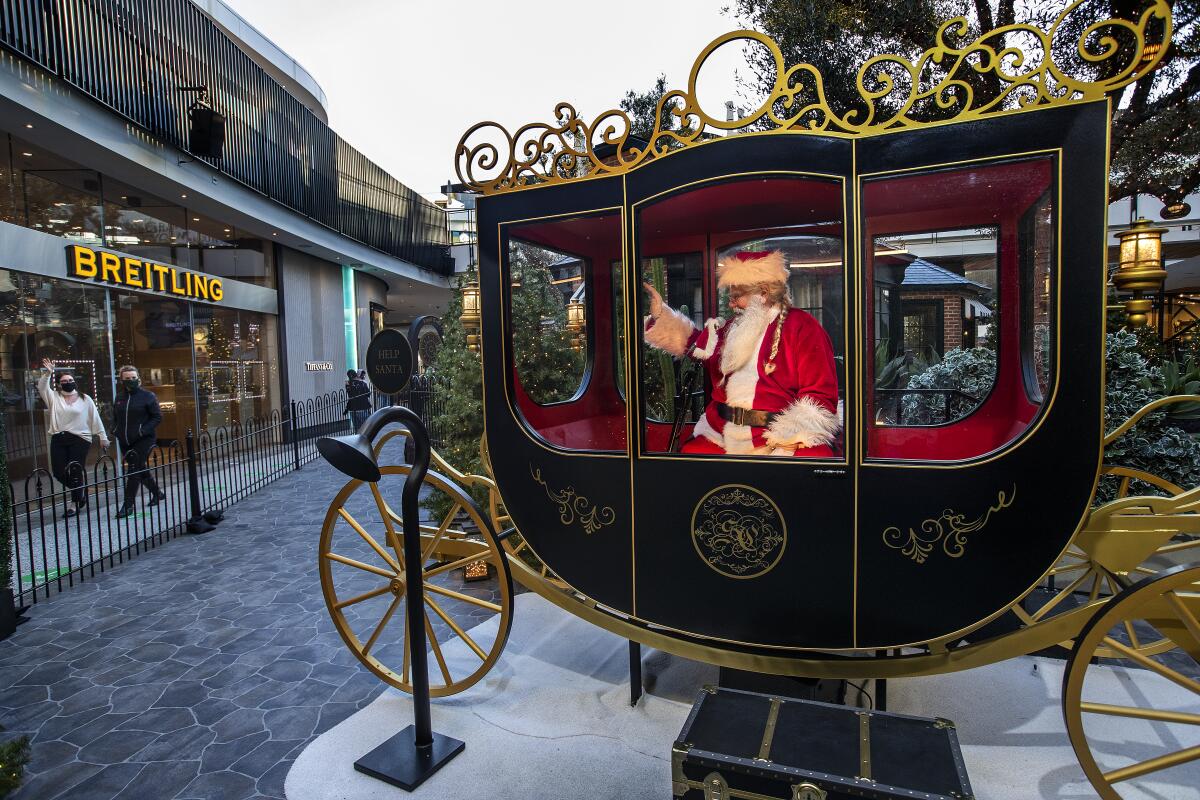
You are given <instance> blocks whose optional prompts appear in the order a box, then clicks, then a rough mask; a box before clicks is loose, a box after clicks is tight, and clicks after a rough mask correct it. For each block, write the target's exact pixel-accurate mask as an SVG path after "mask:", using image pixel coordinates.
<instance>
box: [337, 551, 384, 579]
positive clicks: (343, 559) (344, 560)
mask: <svg viewBox="0 0 1200 800" xmlns="http://www.w3.org/2000/svg"><path fill="white" fill-rule="evenodd" d="M325 557H326V558H328V559H329V560H330V561H336V562H338V563H339V564H345V565H346V566H348V567H354V568H356V569H361V570H364V571H366V572H370V573H372V574H374V575H379V576H380V577H382V578H387V579H388V580H389V581H390V580H391V579H392V578H395V577H396V573H394V572H388V571H387V570H386V569H382V568H380V567H375V566H372V565H370V564H364V563H363V562H361V561H355V560H354V559H353V558H349V557H347V556H343V555H338V554H337V553H326V554H325Z"/></svg>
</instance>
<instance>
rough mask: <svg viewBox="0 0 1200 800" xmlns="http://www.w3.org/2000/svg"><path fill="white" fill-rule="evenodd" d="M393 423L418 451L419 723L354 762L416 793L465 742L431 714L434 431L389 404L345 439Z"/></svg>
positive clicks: (410, 551) (414, 522)
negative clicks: (429, 505) (427, 501)
mask: <svg viewBox="0 0 1200 800" xmlns="http://www.w3.org/2000/svg"><path fill="white" fill-rule="evenodd" d="M390 422H400V423H403V424H404V425H405V427H407V428H408V430H409V433H411V434H412V437H411V438H412V440H413V442H414V447H415V450H416V452H415V454H414V456H415V457H414V459H413V466H412V470H411V471H410V472H409V473H408V477H407V478H405V480H404V493H403V496H402V497H401V501H400V508H401V511H402V513H403V516H404V581H405V593H406V603H405V605H406V606H407V608H406V617H407V623H408V647H409V663H410V664H411V673H412V674H411V678H412V688H413V692H412V695H413V718H414V719H413V722H414V724H413V725H410V726H408V727H407V728H405V729H404V730H402V731H400V732H399V733H397V734H396V735H395V736H393V737H392V738H390V739H388V740H387V741H386V742H384V743H383V744H381V745H379V747H376V748H375V749H374V750H372V751H371V752H370V753H367V754H366V755H365V756H363V757H362V758H360V759H359V760H358V761H355V762H354V769H356V770H358V771H359V772H362V773H365V774H367V775H370V776H371V777H373V778H378V779H379V780H381V781H384V782H386V783H390V784H391V785H393V786H399V787H400V788H401V789H404V790H405V791H409V792H411V791H413V790H414V789H416V788H417V787H418V786H420V785H421V784H422V783H424V782H425V780H426V779H427V778H429V776H431V775H433V773H435V772H437V771H438V770H439V769H441V768H442V767H443V766H444V765H445V764H446V763H447V762H448V761H449V760H450V759H452V758H454V757H455V756H456V755H458V754H459V753H461V752H462V750H463V748H464V747H466V744H465V743H464V742H462V741H459V740H458V739H453V738H450V737H449V736H443V735H442V734H440V733H434V732H433V727H432V722H431V719H430V712H429V654H428V653H427V652H426V649H425V587H424V582H423V576H422V567H423V564H422V560H423V559H422V554H421V517H420V508H419V505H418V500H419V496H420V491H421V482H422V481H423V480H424V479H425V473H426V472H428V471H429V457H430V444H429V431H428V430H426V428H425V425H424V424H423V423H422V422H421V418H420V417H418V416H417V415H416V414H415V413H413V412H412V411H411V410H410V409H408V408H405V407H404V406H389V407H386V408H382V409H380V410H379V411H376V412H375V413H373V414H372V415H371V416H370V417H369V418H368V419H367V421H366V422H365V423H364V424H363V426H362V429H361V431H360V432H359V434H358V435H356V436H355V435H352V436H350V437H345V439H352V438H353V439H360V440H364V441H365V443H366V445H367V449H368V450H369V449H370V441H371V440H372V439H373V438H374V437H375V435H376V434H377V433H378V432H379V431H380V430H381V429H382V428H383V427H384V426H385V425H387V424H388V423H390Z"/></svg>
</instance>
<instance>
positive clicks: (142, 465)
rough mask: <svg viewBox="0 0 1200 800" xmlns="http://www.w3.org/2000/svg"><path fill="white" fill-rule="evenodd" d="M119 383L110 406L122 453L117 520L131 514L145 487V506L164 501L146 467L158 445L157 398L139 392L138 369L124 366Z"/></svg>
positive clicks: (114, 430) (160, 417) (148, 393)
mask: <svg viewBox="0 0 1200 800" xmlns="http://www.w3.org/2000/svg"><path fill="white" fill-rule="evenodd" d="M117 374H118V376H119V378H120V380H121V388H120V389H119V390H118V396H117V402H116V403H114V404H113V418H114V419H113V434H114V435H115V436H116V437H117V441H118V442H120V443H121V446H122V447H123V448H124V450H125V465H126V466H125V470H126V471H125V500H124V502H122V503H121V510H120V511H118V512H117V517H118V518H124V517H128V516H129V515H130V514H132V513H133V510H134V507H135V504H136V501H137V495H138V490H139V489H140V488H141V487H142V486H145V487H146V489H147V490H148V491H149V492H150V502H148V503H147V504H146V505H147V506H156V505H158V504H159V503H161V502H162V501H163V500H165V499H166V495H165V494H163V493H162V491H161V490H160V489H159V488H158V483H157V482H155V480H154V476H153V475H152V474H151V472H150V469H149V468H148V467H147V465H146V459H147V458H148V457H149V455H150V450H151V448H153V447H154V443H155V442H156V441H157V437H156V436H155V435H154V431H155V429H156V428H158V426H159V423H161V422H162V411H161V410H160V409H159V407H158V396H157V395H156V394H154V392H151V391H149V390H147V389H143V388H142V379H141V376H140V375H139V374H138V371H137V367H135V366H132V365H128V364H127V365H126V366H124V367H121V369H120V372H118V373H117Z"/></svg>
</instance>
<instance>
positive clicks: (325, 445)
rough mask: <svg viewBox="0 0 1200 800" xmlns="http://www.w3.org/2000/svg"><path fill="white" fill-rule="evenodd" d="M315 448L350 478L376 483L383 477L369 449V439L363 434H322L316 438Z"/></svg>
mask: <svg viewBox="0 0 1200 800" xmlns="http://www.w3.org/2000/svg"><path fill="white" fill-rule="evenodd" d="M317 450H318V451H320V453H321V456H322V457H324V459H325V460H326V461H328V462H329V463H330V464H332V465H333V466H334V468H335V469H337V471H338V472H341V473H342V474H344V475H349V476H350V477H351V478H356V479H358V480H360V481H367V482H368V483H378V482H379V479H380V478H382V477H383V474H382V473H381V472H380V471H379V464H378V463H377V462H376V461H375V452H374V451H373V450H372V449H371V439H370V437H368V436H366V435H364V434H361V433H352V434H350V435H349V436H322V437H321V438H320V439H318V440H317Z"/></svg>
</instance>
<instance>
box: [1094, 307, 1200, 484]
mask: <svg viewBox="0 0 1200 800" xmlns="http://www.w3.org/2000/svg"><path fill="white" fill-rule="evenodd" d="M1140 347H1141V343H1140V341H1139V339H1138V336H1137V335H1136V334H1134V333H1131V332H1129V331H1118V332H1117V333H1110V334H1109V335H1108V337H1107V350H1106V352H1105V359H1104V363H1105V370H1106V375H1105V380H1106V387H1105V388H1106V391H1105V395H1104V425H1105V430H1106V431H1112V430H1114V429H1115V428H1117V427H1118V426H1120V424H1121V423H1123V422H1124V421H1125V420H1127V419H1129V417H1131V416H1133V414H1134V413H1135V412H1136V411H1138V409H1140V408H1142V407H1143V406H1144V405H1146V404H1147V403H1149V402H1151V401H1153V400H1157V399H1158V398H1160V397H1164V396H1166V393H1167V380H1166V378H1165V376H1164V375H1163V371H1162V370H1161V369H1160V368H1158V367H1156V366H1154V365H1153V364H1152V363H1151V362H1150V361H1149V360H1147V358H1146V356H1145V355H1144V354H1143V353H1142V351H1141V349H1140ZM1104 463H1105V464H1112V465H1117V466H1123V467H1131V468H1133V469H1139V470H1144V471H1146V472H1149V473H1151V474H1154V475H1157V476H1159V477H1161V478H1165V479H1166V480H1168V481H1171V482H1172V483H1174V484H1175V485H1176V486H1181V487H1183V488H1185V489H1190V488H1192V487H1194V486H1200V441H1197V440H1196V439H1194V438H1192V437H1191V436H1189V435H1188V434H1187V433H1186V432H1185V431H1183V430H1180V429H1179V428H1178V427H1176V426H1174V425H1172V424H1171V421H1170V418H1169V416H1168V414H1167V413H1166V412H1165V411H1156V412H1155V413H1153V414H1149V415H1147V416H1146V417H1145V418H1144V419H1142V421H1141V422H1139V423H1138V424H1137V425H1135V426H1134V427H1133V428H1132V429H1131V430H1129V431H1128V432H1126V433H1125V435H1124V436H1122V437H1120V438H1119V439H1117V440H1116V441H1115V442H1113V443H1112V444H1111V445H1109V446H1108V447H1107V448H1105V450H1104ZM1132 488H1133V490H1134V491H1136V492H1138V493H1149V494H1162V492H1160V491H1158V490H1157V489H1154V488H1153V487H1150V486H1146V485H1144V484H1140V483H1137V482H1135V484H1134V486H1133V487H1132ZM1115 490H1116V481H1113V480H1105V481H1104V482H1103V483H1102V484H1101V487H1100V492H1099V495H1098V498H1099V499H1100V500H1102V501H1103V500H1109V499H1111V498H1112V497H1113V495H1114V493H1115Z"/></svg>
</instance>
